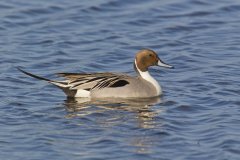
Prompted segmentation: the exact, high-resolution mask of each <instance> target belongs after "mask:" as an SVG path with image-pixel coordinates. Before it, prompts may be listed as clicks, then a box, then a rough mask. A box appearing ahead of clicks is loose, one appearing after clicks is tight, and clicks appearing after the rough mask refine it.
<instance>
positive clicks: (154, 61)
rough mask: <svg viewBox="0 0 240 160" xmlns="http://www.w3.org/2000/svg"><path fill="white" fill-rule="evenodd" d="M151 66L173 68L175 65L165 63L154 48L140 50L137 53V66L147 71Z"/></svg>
mask: <svg viewBox="0 0 240 160" xmlns="http://www.w3.org/2000/svg"><path fill="white" fill-rule="evenodd" d="M150 66H161V67H166V68H173V66H170V65H168V64H166V63H164V62H163V61H162V60H161V59H160V58H159V57H158V55H157V53H156V52H154V51H153V50H150V49H143V50H141V51H139V52H138V53H137V54H136V58H135V67H137V68H138V69H139V70H140V71H142V72H145V71H147V70H148V67H150Z"/></svg>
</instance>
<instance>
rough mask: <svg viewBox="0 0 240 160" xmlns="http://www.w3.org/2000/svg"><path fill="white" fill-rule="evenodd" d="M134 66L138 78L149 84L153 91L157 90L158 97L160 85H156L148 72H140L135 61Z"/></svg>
mask: <svg viewBox="0 0 240 160" xmlns="http://www.w3.org/2000/svg"><path fill="white" fill-rule="evenodd" d="M134 63H135V66H136V69H137V71H138V73H139V74H140V76H141V77H142V78H143V79H145V80H146V81H148V82H150V83H151V84H152V85H153V86H154V87H155V89H156V90H157V94H158V95H160V93H161V87H160V85H159V84H158V82H157V81H156V80H155V79H154V78H153V77H152V76H151V75H150V74H149V72H148V71H145V72H142V71H141V70H140V69H139V68H138V66H137V63H136V60H135V62H134Z"/></svg>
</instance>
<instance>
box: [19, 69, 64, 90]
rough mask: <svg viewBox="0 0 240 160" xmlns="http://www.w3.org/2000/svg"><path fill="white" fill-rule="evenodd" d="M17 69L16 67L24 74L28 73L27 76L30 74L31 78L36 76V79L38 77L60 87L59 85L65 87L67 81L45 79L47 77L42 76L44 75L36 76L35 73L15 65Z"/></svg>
mask: <svg viewBox="0 0 240 160" xmlns="http://www.w3.org/2000/svg"><path fill="white" fill-rule="evenodd" d="M17 69H18V70H19V71H20V72H22V73H24V74H26V75H28V76H30V77H33V78H36V79H39V80H44V81H47V82H49V83H52V84H54V85H56V86H58V87H60V88H61V87H63V88H65V87H67V83H66V82H59V81H53V80H50V79H47V78H44V77H40V76H37V75H35V74H32V73H29V72H26V71H24V70H22V69H21V68H19V67H17Z"/></svg>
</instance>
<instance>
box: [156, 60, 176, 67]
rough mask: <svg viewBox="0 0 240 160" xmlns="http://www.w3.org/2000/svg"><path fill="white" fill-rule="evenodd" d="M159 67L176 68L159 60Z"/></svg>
mask: <svg viewBox="0 0 240 160" xmlns="http://www.w3.org/2000/svg"><path fill="white" fill-rule="evenodd" d="M157 65H158V66H160V67H165V68H174V67H173V66H171V65H169V64H166V63H164V62H163V61H161V60H158V63H157Z"/></svg>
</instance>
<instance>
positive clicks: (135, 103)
mask: <svg viewBox="0 0 240 160" xmlns="http://www.w3.org/2000/svg"><path fill="white" fill-rule="evenodd" d="M159 103H161V98H160V97H153V98H141V99H120V98H104V99H90V98H67V99H66V100H65V106H66V109H67V111H68V112H69V113H68V114H67V116H66V118H75V117H79V118H80V117H86V116H93V115H95V116H97V117H96V118H97V119H98V120H99V119H100V121H98V123H101V122H102V123H101V124H102V125H117V124H118V122H119V123H121V121H122V119H124V120H126V117H127V116H129V115H130V116H131V120H133V119H136V120H137V123H138V126H139V127H140V128H154V120H153V118H154V117H155V116H157V115H158V114H159V113H160V112H161V111H162V110H161V108H158V109H156V108H155V109H152V107H153V106H154V105H157V104H159ZM123 112H128V113H129V114H123ZM132 114H134V118H133V117H132ZM101 115H102V117H101ZM127 119H128V120H130V119H129V118H127ZM101 120H102V121H101ZM114 122H115V123H116V124H114Z"/></svg>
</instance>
